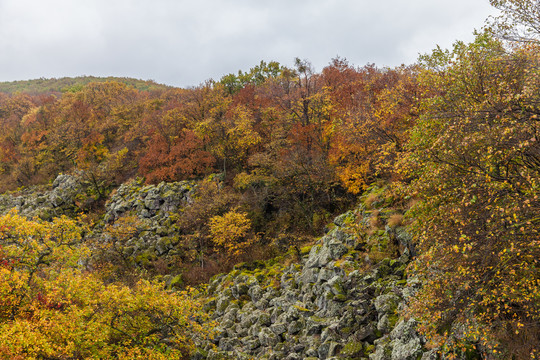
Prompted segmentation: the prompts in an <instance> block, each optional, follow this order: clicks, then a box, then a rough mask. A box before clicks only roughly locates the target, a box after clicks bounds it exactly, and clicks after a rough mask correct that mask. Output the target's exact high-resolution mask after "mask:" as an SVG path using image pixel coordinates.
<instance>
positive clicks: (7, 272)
mask: <svg viewBox="0 0 540 360" xmlns="http://www.w3.org/2000/svg"><path fill="white" fill-rule="evenodd" d="M491 3H492V5H494V6H496V7H497V8H499V9H501V10H502V11H503V15H502V16H501V17H500V18H498V19H494V20H492V22H491V24H490V26H489V27H487V28H486V29H484V30H483V31H481V32H478V33H477V34H476V37H475V40H474V41H473V42H471V43H463V42H456V43H455V45H454V47H453V48H452V49H449V50H443V49H440V48H437V49H436V50H434V51H433V52H432V53H431V54H426V55H423V56H421V57H420V59H419V61H418V63H417V64H414V65H410V66H401V67H397V68H378V67H376V66H375V65H367V66H363V67H357V66H355V65H353V64H350V63H349V62H348V61H347V60H346V59H343V58H335V59H333V60H331V61H330V63H329V64H328V66H326V67H325V68H324V69H322V70H321V71H320V72H317V71H315V70H314V69H313V68H312V66H311V65H310V63H309V62H308V61H307V60H301V59H296V60H295V63H294V66H292V67H287V66H284V65H281V64H279V63H277V62H268V63H267V62H264V61H262V62H261V63H260V64H258V65H256V66H254V67H253V68H251V69H249V70H246V71H239V72H238V73H237V74H229V75H226V76H223V77H222V78H221V79H219V80H210V81H207V82H206V83H203V84H201V85H200V86H198V87H195V88H189V89H180V88H173V87H166V86H162V85H158V84H155V83H154V82H143V81H137V80H131V79H97V78H91V77H84V78H77V79H58V80H36V81H25V82H15V83H2V84H0V129H1V131H0V191H1V192H2V193H4V194H3V195H0V213H2V216H1V217H0V294H1V295H0V296H2V299H3V301H2V302H1V304H0V328H1V330H2V331H0V334H1V335H0V357H1V358H5V359H17V358H20V359H26V358H30V359H83V358H117V359H134V358H140V359H148V358H152V359H176V358H189V357H190V356H191V354H196V355H193V356H194V358H199V359H200V358H203V357H207V358H212V356H211V355H209V354H214V355H215V356H216V357H214V358H218V357H217V356H218V354H220V355H219V356H225V355H224V354H227V351H229V353H228V354H229V356H233V355H231V354H233V352H231V351H236V350H238V349H239V348H242V351H245V352H246V354H251V355H250V356H255V355H253V354H257V355H256V357H259V356H261V357H262V356H263V355H264V356H266V358H272V359H274V358H276V359H277V358H280V357H279V356H285V355H286V354H288V355H287V356H292V355H291V354H292V353H295V354H296V355H295V356H298V357H297V358H302V357H305V358H309V357H310V356H311V357H312V358H313V357H314V358H327V357H330V356H331V355H329V353H330V352H331V353H332V356H336V357H338V358H349V359H357V358H358V359H360V358H368V357H369V358H370V359H372V360H375V359H386V358H388V359H390V358H392V359H394V358H395V359H398V358H399V359H402V358H403V359H409V358H410V359H413V358H418V357H422V354H423V353H424V354H429V355H425V356H426V358H428V357H427V356H433V358H444V359H447V358H448V359H451V358H458V359H465V358H467V359H469V358H482V359H529V358H531V359H532V358H538V357H539V356H540V353H539V352H538V349H539V348H540V235H539V230H540V217H539V214H540V199H539V196H540V142H539V140H540V138H539V137H540V134H539V125H538V121H539V120H538V119H539V116H540V51H539V50H540V49H539V46H540V44H539V36H540V32H539V28H540V17H539V2H538V1H534V0H506V1H495V0H493V1H491ZM94 80H96V81H94ZM98 80H99V81H98ZM102 80H106V81H102ZM359 199H360V200H359ZM359 204H360V205H359ZM353 208H355V209H356V210H355V211H354V212H351V213H348V215H347V216H341V217H339V218H337V219H338V220H336V221H334V225H332V224H331V221H332V220H333V219H334V218H335V217H336V216H338V215H340V214H342V213H345V212H346V211H347V210H350V209H353ZM336 227H337V228H338V230H339V231H337V230H336ZM325 233H328V234H327V235H326V236H325V237H323V238H322V240H320V239H319V237H320V236H322V235H323V234H325ZM408 234H410V236H409V235H408ZM312 246H313V248H312ZM313 249H315V250H313ZM325 249H326V250H327V251H328V254H326V253H324V256H323V255H321V253H320V251H323V250H324V251H326V250H325ZM321 259H322V260H321ZM240 262H245V264H243V265H241V266H236V270H235V272H233V273H231V274H234V275H230V276H229V277H225V276H223V275H222V276H220V277H217V278H213V280H212V284H214V286H213V287H211V288H210V289H209V290H208V292H205V290H204V289H203V287H200V286H201V284H205V283H208V282H209V280H210V279H211V277H212V276H214V275H216V274H218V273H222V272H227V271H230V270H231V269H233V267H234V266H235V265H237V264H238V263H240ZM276 264H277V265H276ZM295 264H297V265H295ZM239 269H248V271H250V272H249V274H248V275H249V276H247V277H246V276H244V275H243V274H241V273H240V271H239ZM257 269H258V270H257ZM313 269H316V270H313ZM315 271H316V272H317V273H316V274H315V275H313V274H314V272H315ZM370 271H373V273H372V275H369V274H370V273H369V272H370ZM306 274H307V275H306ZM317 274H319V275H317ZM320 274H326V275H320ZM351 274H352V275H351ZM366 274H367V275H366ZM235 276H236V277H235ZM313 276H315V277H314V278H313ZM335 277H337V278H338V279H336V278H335ZM341 277H342V279H340V278H341ZM248 278H249V279H251V278H253V279H256V282H257V284H255V283H254V282H252V283H248V282H247V280H246V279H248ZM291 279H292V280H291ZM310 279H311V280H310ZM332 279H333V280H332ZM331 280H332V281H333V282H330V281H331ZM338 280H339V284H338V285H339V286H340V287H339V288H336V287H335V286H334V285H335V284H336V282H338ZM250 281H251V280H250ZM342 283H343V284H348V285H343V284H342ZM242 284H244V285H242ZM329 284H330V285H329ZM332 284H334V285H332ZM259 285H260V286H259ZM338 285H336V286H338ZM218 286H219V291H221V292H217V293H216V291H218V290H217V287H218ZM257 286H259V288H260V290H258V289H259V288H257ZM332 286H334V287H333V288H332ZM192 287H196V290H195V289H193V288H192ZM248 288H249V289H252V288H253V289H257V290H249V291H250V292H249V293H248ZM412 288H414V291H413V290H411V289H412ZM240 289H243V290H240ZM306 289H307V290H306ZM235 291H236V293H235ZM253 291H258V294H259V295H260V296H259V295H257V294H256V293H253ZM325 291H326V292H325ZM362 291H366V292H365V293H362ZM263 294H264V296H266V297H265V298H264V299H265V301H267V303H265V302H264V301H263V302H261V301H262V300H261V299H262V297H263ZM272 294H274V295H276V294H279V296H281V298H280V299H281V300H280V301H282V303H283V304H287V305H286V306H288V307H291V306H293V305H294V306H295V307H296V309H297V310H298V311H299V314H302V317H300V315H298V314H297V315H294V316H293V318H291V319H294V321H295V323H297V324H298V328H297V329H291V328H288V329H287V330H286V329H285V328H283V329H280V330H279V331H281V332H279V333H278V334H277V335H275V331H274V330H275V328H276V327H275V326H274V325H275V324H277V323H279V324H282V322H286V321H288V320H285V315H283V316H281V317H280V318H279V319H280V320H279V321H282V322H275V321H277V320H276V319H277V318H278V317H279V315H280V314H281V313H279V311H281V310H279V308H280V306H285V305H283V304H281V305H280V304H278V303H277V302H276V301H274V302H272V299H271V298H270V297H271V296H272ZM290 294H293V295H290ZM306 294H307V295H306ZM362 294H364V295H362ZM289 295H290V296H289ZM300 295H302V297H301V296H300ZM304 295H305V296H304ZM276 296H277V295H276ZM287 296H289V298H287ZM362 296H363V298H362V299H363V302H362V304H363V305H362V306H364V307H365V309H367V310H366V313H367V315H366V314H360V315H362V316H363V317H362V321H365V324H368V325H365V326H367V327H366V328H364V327H362V331H360V329H358V328H355V326H357V325H358V324H357V323H356V320H354V319H356V318H355V317H354V316H353V315H350V314H352V311H353V310H351V309H350V308H348V307H347V306H349V307H350V306H352V307H354V306H356V305H358V304H357V303H354V301H355V300H358V299H357V298H356V297H362ZM285 298H287V299H285ZM220 299H221V300H220ZM223 299H225V300H223ZM284 299H285V300H284ZM291 299H294V301H302V303H300V305H299V303H295V302H294V301H293V300H291ZM376 299H379V300H376ZM381 299H386V300H388V299H390V300H391V301H390V300H388V301H390V302H391V303H392V305H391V306H390V305H388V306H386V305H385V304H386V300H385V301H384V302H383V300H381ZM392 299H393V300H392ZM364 300H365V301H364ZM220 301H221V302H220ZM225 302H226V304H225ZM398 303H399V304H400V305H399V309H398V305H397V304H398ZM220 304H221V305H220ZM224 304H225V305H224ZM246 304H249V305H246ZM253 304H257V305H253ZM302 304H303V305H302ZM306 304H309V306H311V307H309V308H308V305H306ZM340 304H341V305H340ZM351 304H352V305H351ZM354 304H356V305H354ZM203 305H204V306H203ZM220 306H222V307H223V308H221V310H220ZM242 306H247V307H246V308H245V309H244V310H242V309H241V307H242ZM341 306H342V307H341ZM253 307H258V310H261V311H262V312H264V311H266V310H267V309H270V308H272V309H274V310H275V314H276V315H275V319H274V318H271V317H270V316H267V317H268V318H266V317H264V316H263V315H261V314H259V315H260V319H263V318H264V319H263V320H259V318H258V319H257V320H253V321H254V322H257V321H258V322H257V326H256V327H254V324H255V323H249V324H248V325H249V326H251V327H249V326H248V325H246V323H247V322H249V321H252V320H249V321H247V320H246V321H244V320H242V326H245V327H246V330H245V331H244V330H243V328H242V326H240V325H238V326H237V327H236V328H235V329H237V330H235V331H237V332H238V333H234V334H232V333H228V334H227V335H224V334H225V333H226V331H224V330H223V329H221V328H219V327H218V326H217V324H215V323H214V322H213V321H212V319H217V320H218V321H226V320H227V319H228V320H230V321H232V323H234V321H233V320H231V319H232V318H234V316H236V315H235V314H240V313H242V314H243V313H246V314H248V313H250V312H252V310H254V309H255V308H253ZM235 308H236V310H234V309H235ZM241 310H242V311H241ZM274 310H272V311H274ZM319 310H320V311H323V310H324V318H325V320H324V321H326V322H324V326H323V325H322V323H321V324H315V325H316V326H315V327H314V328H313V327H310V326H309V325H310V324H311V323H310V321H316V320H313V319H314V318H316V317H322V315H321V316H319V315H320V314H319V313H318V312H317V311H319ZM349 310H350V311H349ZM346 311H349V313H347V312H346ZM227 314H232V315H227ZM306 314H308V315H306ZM314 314H315V315H314ZM321 314H322V313H321ZM344 314H349V315H350V316H352V317H351V318H350V319H351V320H350V321H349V323H347V324H343V323H339V326H338V325H335V326H334V325H333V324H334V323H333V322H332V321H333V320H332V318H335V317H337V316H338V315H339V317H341V316H345V315H344ZM360 315H358V316H360ZM226 316H227V317H226ZM291 316H292V315H291ZM295 316H296V317H295ZM355 316H356V315H355ZM231 317H232V318H231ZM327 318H328V319H327ZM235 319H236V318H235ZM243 319H244V318H243ZM300 319H307V320H305V321H304V322H303V323H302V321H303V320H302V321H301V320H300ZM410 319H414V320H410ZM289 320H290V319H289ZM235 321H236V320H235ZM321 321H322V320H321ZM260 322H263V323H260ZM355 324H356V325H355ZM362 324H364V323H362ZM398 324H407V325H406V326H408V327H411V328H410V329H409V330H407V331H409V332H406V333H403V332H399V331H397V330H396V331H393V330H392V329H395V328H398V327H399V326H405V325H399V326H398ZM261 326H262V327H261ZM302 326H303V327H302ZM362 326H364V325H362ZM264 327H266V328H264ZM394 327H395V328H394ZM247 328H249V329H256V330H249V331H259V332H260V331H263V330H262V329H263V328H264V329H265V330H264V333H265V334H266V333H267V334H270V333H272V334H274V335H268V337H269V338H271V339H272V340H271V341H266V337H265V336H266V335H265V336H263V337H261V335H257V336H258V337H257V336H255V335H253V334H251V333H250V334H248V330H247ZM367 328H369V329H368V330H369V331H367V330H366V331H367V332H366V331H364V330H365V329H367ZM270 329H272V330H270ZM310 329H311V330H310ZM313 329H315V330H313ZM327 329H330V330H331V329H334V330H333V331H335V334H338V335H335V334H334V335H332V336H333V337H331V338H330V337H328V336H330V335H328V334H330V332H331V331H330V330H327ZM311 331H315V333H311ZM329 331H330V332H329ZM416 331H417V332H418V333H419V334H420V335H421V336H420V335H414V336H413V337H412V339H413V340H414V341H415V343H414V344H415V345H414V346H415V348H414V351H409V352H407V351H408V350H406V349H405V350H404V348H405V347H406V346H405V345H403V344H405V343H404V342H405V338H408V337H409V335H407V334H409V333H411V334H413V333H414V334H416ZM398 333H399V334H398ZM323 334H326V335H327V338H328V339H329V340H328V342H325V340H321V337H324V336H323ZM319 335H320V336H319ZM353 335H354V336H353ZM364 335H365V336H364ZM249 336H251V338H250V337H249ZM411 336H412V335H411ZM224 337H228V340H225V341H223V338H224ZM255 337H257V338H256V339H255ZM360 338H361V339H360ZM306 339H310V340H309V341H311V342H312V343H310V346H311V347H312V348H309V346H304V347H302V346H298V345H299V344H300V345H302V342H303V341H307V340H306ZM313 339H315V340H313ZM408 340H411V339H408ZM257 341H258V342H257ZM340 341H341V342H340ZM319 342H321V343H319ZM355 342H358V343H359V344H361V345H360V346H359V347H358V346H357V347H354V343H355ZM224 344H225V345H224ZM231 344H236V345H235V346H236V347H235V346H233V345H231ZM279 344H285V345H279ZM332 344H334V345H332ZM349 344H353V345H349ZM289 345H290V346H289ZM304 345H305V344H304ZM348 346H350V348H349V350H350V351H346V350H345V349H348ZM231 349H232V350H231ZM235 349H236V350H235ZM310 349H311V350H312V351H311V352H310ZM317 349H318V350H317ZM330 349H332V350H331V351H330ZM385 349H386V350H385ZM396 349H399V350H396ZM218 350H219V351H218ZM220 351H221V352H220ZM234 354H236V355H234V356H238V351H237V352H234ZM277 354H281V355H277ZM314 354H315V355H314ZM404 354H408V355H404ZM435 354H438V355H435ZM246 356H248V355H246ZM272 356H273V357H272ZM437 356H438V357H437ZM287 358H289V357H287ZM291 359H292V358H291ZM422 359H424V357H422Z"/></svg>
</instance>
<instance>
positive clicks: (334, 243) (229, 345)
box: [0, 175, 435, 360]
mask: <svg viewBox="0 0 540 360" xmlns="http://www.w3.org/2000/svg"><path fill="white" fill-rule="evenodd" d="M84 191H85V190H84V185H83V184H82V183H81V181H80V180H79V178H77V177H76V176H69V175H60V176H59V177H58V178H57V179H56V180H55V181H54V183H53V184H52V186H50V187H49V188H41V189H37V190H36V189H34V190H33V191H31V190H27V191H23V192H22V193H20V194H17V195H2V196H0V212H6V211H9V209H11V208H16V209H17V210H18V211H19V213H21V214H23V215H25V216H28V217H33V216H38V217H41V218H43V219H50V218H52V217H53V216H59V215H63V214H75V213H77V211H79V210H80V208H79V205H78V204H79V198H80V197H81V194H84ZM193 192H194V184H193V183H190V182H178V183H161V184H158V185H148V186H145V185H143V184H142V183H141V182H140V181H132V182H129V183H126V184H123V185H121V186H120V187H119V188H118V189H117V190H116V191H115V192H114V193H113V195H112V196H111V197H110V198H109V200H108V201H107V203H106V208H105V214H104V215H103V218H102V219H103V221H102V222H101V223H99V224H98V225H97V226H96V227H95V228H94V232H93V234H92V236H93V237H94V238H95V239H97V240H98V241H99V242H100V243H107V242H111V243H112V242H116V243H115V246H116V247H117V248H118V251H120V252H121V255H122V256H123V257H124V258H126V259H129V261H131V262H132V263H137V264H139V265H142V266H146V265H148V263H149V262H151V261H153V260H155V259H157V258H166V257H168V256H174V252H175V251H176V250H175V249H177V246H176V238H177V235H178V234H177V229H176V228H175V225H174V221H173V220H172V219H171V215H172V214H174V213H177V212H178V211H179V210H180V209H181V208H182V207H184V206H189V203H190V202H191V199H192V196H193ZM393 214H394V211H393V210H390V209H388V208H386V207H385V205H384V204H383V203H382V202H379V203H377V202H373V203H370V204H367V202H364V203H363V204H362V205H360V206H359V207H358V208H357V209H355V210H354V211H349V212H347V213H345V214H343V215H341V216H339V217H337V218H336V219H335V220H334V222H333V224H330V225H329V226H328V231H327V233H326V234H325V235H324V236H323V237H322V238H321V239H320V241H319V242H318V243H317V244H315V245H313V246H308V247H305V248H302V249H298V248H293V249H291V251H290V252H289V253H288V254H287V255H286V256H285V257H283V258H281V259H275V260H272V261H267V262H254V263H250V264H240V265H237V266H236V267H235V269H234V270H233V271H232V272H230V273H228V274H221V275H218V276H216V277H214V278H213V279H212V281H211V282H210V284H209V285H208V288H207V291H206V294H205V296H206V297H207V299H208V301H207V304H206V310H207V311H208V312H210V313H211V314H212V318H213V319H214V321H216V324H217V327H216V330H217V336H216V337H215V340H214V342H213V343H207V344H203V346H202V347H201V350H200V351H199V352H198V353H196V354H195V355H194V356H193V358H194V359H199V360H200V359H253V358H256V359H289V360H293V359H310V360H313V359H370V360H383V359H391V360H409V359H411V360H412V359H423V360H426V359H435V357H434V353H433V352H429V351H426V350H425V349H424V348H423V344H424V341H423V339H422V338H421V337H420V336H419V335H418V334H417V333H416V330H415V326H416V324H415V321H414V319H406V318H405V317H403V312H402V310H404V308H405V307H406V304H407V299H408V298H409V297H410V296H411V295H412V294H413V293H414V292H415V290H416V289H417V288H418V287H419V286H420V284H419V283H418V281H416V280H415V279H414V278H408V277H407V273H406V267H407V265H408V262H409V260H410V258H411V257H412V256H413V255H414V249H413V248H412V244H411V239H410V236H409V235H408V234H407V232H406V231H405V228H404V227H402V226H400V225H399V224H395V223H393V222H392V221H390V219H391V217H392V215H393ZM128 217H131V218H132V219H134V220H132V221H135V222H136V224H137V226H136V227H137V229H138V231H136V232H134V233H131V234H129V235H128V236H126V238H123V239H121V241H120V239H118V238H114V236H112V235H111V234H114V232H111V231H110V229H111V228H115V227H122V226H125V225H126V223H125V222H122V219H126V218H128ZM366 254H367V255H366ZM381 254H384V255H390V254H393V255H395V256H394V258H392V259H391V258H384V259H383V258H382V255H381ZM370 255H371V257H370ZM390 257H391V256H390ZM165 280H166V281H167V282H168V285H169V286H170V285H171V283H172V282H174V278H173V277H169V278H165Z"/></svg>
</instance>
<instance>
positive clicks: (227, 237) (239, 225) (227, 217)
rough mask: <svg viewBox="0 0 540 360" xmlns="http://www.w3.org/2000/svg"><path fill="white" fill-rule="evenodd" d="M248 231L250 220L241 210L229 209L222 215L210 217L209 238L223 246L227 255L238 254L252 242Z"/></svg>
mask: <svg viewBox="0 0 540 360" xmlns="http://www.w3.org/2000/svg"><path fill="white" fill-rule="evenodd" d="M250 231H251V221H250V220H249V218H248V217H247V214H246V213H243V212H238V211H236V210H231V211H229V212H227V213H225V214H224V215H223V216H214V217H213V218H211V219H210V239H211V240H212V242H213V243H214V244H216V245H218V246H220V247H223V248H225V250H226V251H227V253H228V254H229V255H233V256H237V255H240V254H241V253H243V252H245V251H246V249H247V248H249V247H250V246H251V245H252V244H253V242H254V239H253V237H250V236H249V235H250Z"/></svg>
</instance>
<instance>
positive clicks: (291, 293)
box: [194, 209, 428, 360]
mask: <svg viewBox="0 0 540 360" xmlns="http://www.w3.org/2000/svg"><path fill="white" fill-rule="evenodd" d="M359 214H360V216H364V221H367V219H368V215H367V214H364V213H363V210H362V209H359V210H357V213H356V214H355V213H353V212H349V213H346V214H344V215H341V216H340V217H338V218H336V219H335V220H334V224H335V227H334V228H333V229H332V230H331V231H330V232H328V233H327V234H326V235H325V236H324V237H323V238H322V239H321V241H320V244H318V245H315V246H313V247H312V248H311V249H310V250H309V252H308V249H302V251H300V255H302V254H304V255H303V256H302V258H301V261H300V263H297V264H290V265H289V266H281V265H274V266H272V267H269V266H268V265H266V266H263V264H260V263H259V264H255V268H250V267H248V266H245V265H244V266H239V267H237V268H236V269H235V270H234V271H232V272H231V273H229V274H227V275H220V276H217V277H216V278H214V279H213V280H212V281H211V283H210V284H209V287H208V290H207V291H208V296H210V297H211V300H210V301H209V303H208V304H207V308H208V310H209V311H211V312H213V317H214V319H215V320H216V322H217V323H218V324H219V326H218V329H217V330H218V335H217V337H216V338H215V345H216V346H217V350H215V349H214V348H212V346H210V345H208V346H207V347H206V352H202V351H201V352H199V353H198V354H196V355H195V356H194V358H195V359H205V358H206V359H222V358H231V359H252V358H256V359H276V360H277V359H288V360H293V359H310V360H313V359H338V358H339V359H368V358H369V359H371V360H381V359H392V360H407V359H419V358H421V357H422V355H423V348H422V345H423V341H422V339H421V338H420V337H419V335H418V334H417V333H416V331H415V322H414V320H406V319H402V318H400V310H401V309H402V308H403V307H404V306H405V301H406V299H407V297H408V296H410V294H411V293H413V292H414V291H415V289H416V288H417V287H418V286H419V285H418V284H417V283H416V282H415V281H413V280H412V279H409V280H407V279H406V274H405V268H406V265H407V263H408V261H409V250H408V249H407V248H405V250H404V251H403V253H402V255H401V256H400V257H399V258H398V259H394V260H390V259H384V260H383V261H381V262H380V263H379V264H377V265H376V266H375V267H374V268H373V269H372V270H370V271H368V272H366V271H362V267H363V266H364V267H365V265H363V264H364V262H365V259H362V258H360V257H361V256H359V255H360V254H361V252H359V251H358V250H359V248H361V247H362V246H363V244H361V243H359V242H358V240H357V237H356V236H355V235H354V233H353V232H351V231H350V228H349V223H350V222H351V221H352V219H354V218H355V217H356V216H358V215H359ZM397 231H398V232H400V234H401V235H400V237H402V238H404V239H407V237H406V236H404V235H403V229H397ZM395 234H396V229H391V228H390V227H388V226H387V227H386V230H385V231H384V234H383V233H381V234H380V235H381V236H385V237H387V238H388V237H391V236H394V237H395ZM427 356H428V353H426V358H427Z"/></svg>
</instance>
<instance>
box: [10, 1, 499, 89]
mask: <svg viewBox="0 0 540 360" xmlns="http://www.w3.org/2000/svg"><path fill="white" fill-rule="evenodd" d="M491 13H494V10H492V8H490V6H489V2H488V0H482V1H474V2H473V1H470V0H409V1H404V0H385V1H379V2H374V1H372V0H369V1H367V0H309V1H308V0H287V1H285V0H274V1H272V2H269V1H259V0H200V1H185V0H179V1H175V0H154V1H151V2H150V1H142V0H41V1H40V0H0V80H2V81H6V80H22V79H30V78H38V77H62V76H77V75H97V76H107V75H115V76H130V77H136V78H142V79H154V80H156V81H158V82H161V83H166V84H171V85H177V86H190V85H197V84H199V83H200V82H202V81H204V80H206V79H208V78H215V79H218V78H220V77H221V76H222V75H224V74H226V73H229V72H236V71H237V70H239V69H242V70H247V69H249V68H250V67H252V66H253V65H256V64H258V63H259V61H260V60H266V61H269V60H276V61H279V62H281V63H282V64H285V65H290V64H292V61H293V59H294V57H296V56H298V57H300V58H305V59H308V60H310V61H311V62H312V63H313V65H314V66H315V68H316V69H317V70H321V69H322V68H323V67H324V66H325V65H326V64H328V62H329V61H330V60H331V59H332V58H333V57H335V56H337V55H339V56H341V57H345V58H347V59H348V60H349V61H350V62H351V63H353V64H355V65H359V66H361V65H364V64H366V63H375V64H377V65H379V66H395V65H399V64H401V63H413V62H414V61H415V60H416V58H417V55H418V53H424V52H428V51H429V50H430V49H432V48H433V47H435V45H436V44H439V45H441V46H443V47H448V46H450V45H451V43H452V42H453V41H454V40H457V39H462V40H470V39H471V38H472V32H473V30H474V29H475V28H476V29H479V28H480V27H481V26H482V25H483V22H484V20H485V19H486V18H487V16H488V15H490V14H491Z"/></svg>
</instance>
